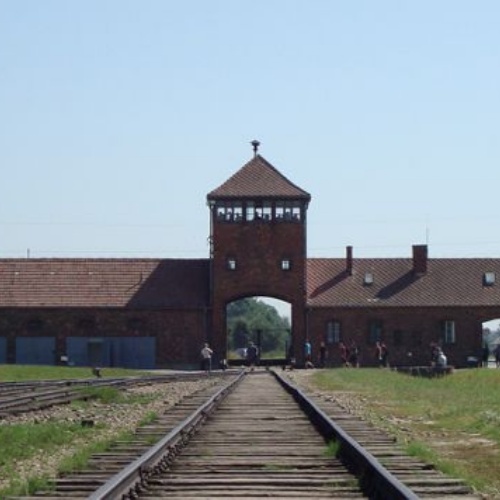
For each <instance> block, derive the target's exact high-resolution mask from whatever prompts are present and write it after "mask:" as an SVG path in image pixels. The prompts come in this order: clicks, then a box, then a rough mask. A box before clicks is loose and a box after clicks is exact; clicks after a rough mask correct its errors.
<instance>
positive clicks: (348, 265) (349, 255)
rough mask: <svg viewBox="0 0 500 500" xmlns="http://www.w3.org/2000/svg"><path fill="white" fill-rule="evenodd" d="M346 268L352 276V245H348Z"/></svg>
mask: <svg viewBox="0 0 500 500" xmlns="http://www.w3.org/2000/svg"><path fill="white" fill-rule="evenodd" d="M345 270H346V272H347V274H348V275H349V276H352V246H350V245H349V246H348V247H346V256H345Z"/></svg>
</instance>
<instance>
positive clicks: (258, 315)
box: [226, 297, 290, 355]
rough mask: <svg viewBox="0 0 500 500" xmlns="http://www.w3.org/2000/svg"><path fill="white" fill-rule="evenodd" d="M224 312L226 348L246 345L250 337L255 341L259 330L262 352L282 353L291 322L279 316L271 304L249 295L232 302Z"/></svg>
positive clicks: (287, 338)
mask: <svg viewBox="0 0 500 500" xmlns="http://www.w3.org/2000/svg"><path fill="white" fill-rule="evenodd" d="M226 313H227V328H228V337H229V338H228V346H229V349H238V348H240V347H246V345H248V342H249V341H250V340H252V341H254V342H257V341H258V339H257V332H258V331H259V330H260V331H261V332H262V334H261V338H260V340H261V346H260V347H261V350H262V353H261V355H265V353H267V352H271V351H282V352H283V353H284V352H285V348H286V345H287V342H288V340H289V336H290V321H289V320H288V318H284V317H282V316H280V315H279V313H278V311H277V310H276V309H275V308H274V307H273V306H271V305H269V304H266V303H264V302H262V301H260V300H258V299H256V298H255V297H250V298H245V299H241V300H237V301H234V302H231V303H230V304H228V306H227V310H226Z"/></svg>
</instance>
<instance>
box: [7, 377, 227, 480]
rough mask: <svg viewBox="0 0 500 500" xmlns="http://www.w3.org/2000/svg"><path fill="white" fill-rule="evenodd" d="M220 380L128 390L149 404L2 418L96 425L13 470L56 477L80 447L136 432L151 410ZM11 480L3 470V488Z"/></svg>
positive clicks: (21, 476) (65, 408) (72, 408)
mask: <svg viewBox="0 0 500 500" xmlns="http://www.w3.org/2000/svg"><path fill="white" fill-rule="evenodd" d="M217 379H218V377H210V378H206V379H203V380H199V381H186V382H182V381H179V382H177V381H176V382H168V383H156V384H151V385H147V386H142V387H136V388H129V389H126V390H125V392H127V393H129V394H138V395H151V396H153V397H154V400H153V401H151V402H149V403H133V404H130V403H127V404H116V403H114V404H112V405H107V404H102V403H99V402H91V403H90V404H89V405H87V406H86V407H85V408H79V407H77V406H72V405H64V406H59V407H55V408H50V409H46V410H40V411H37V412H31V413H27V414H21V415H18V416H15V417H7V418H5V419H3V420H0V425H10V424H14V423H19V424H23V423H41V422H46V421H52V422H54V421H55V422H77V423H78V422H81V421H82V420H92V421H94V423H95V425H96V427H95V432H94V433H93V434H92V435H91V436H90V437H89V438H88V439H80V438H79V439H76V440H75V441H74V442H73V443H72V444H71V445H70V446H64V447H59V448H58V449H57V450H56V451H55V452H54V453H53V454H47V452H40V453H39V454H36V455H35V456H33V457H31V458H30V459H29V460H22V461H19V462H17V463H16V464H14V466H13V468H12V469H13V471H14V473H15V475H16V476H17V478H18V479H21V480H25V479H27V478H28V477H33V476H42V475H45V476H48V477H55V475H56V473H57V470H58V467H59V464H60V463H61V462H62V460H63V459H65V458H67V457H70V456H72V455H73V454H74V453H75V452H76V451H78V450H79V449H82V448H84V447H86V446H88V445H91V444H93V443H97V442H100V441H105V440H109V439H113V438H114V437H115V436H117V435H119V434H121V433H123V432H125V431H133V430H134V429H135V428H136V427H137V426H138V425H139V423H140V422H141V420H143V419H144V418H145V417H146V416H147V415H149V414H151V413H152V412H156V413H161V412H164V411H166V410H167V409H168V408H170V407H172V406H174V405H175V404H176V403H177V402H178V401H180V400H181V399H182V398H183V397H185V396H188V395H189V394H192V393H193V392H195V391H197V390H200V389H202V388H205V387H208V386H211V385H215V383H216V380H217ZM99 424H102V426H103V427H102V428H99V427H100V425H99ZM10 481H11V473H10V471H8V470H1V469H0V489H3V488H6V487H7V486H8V485H9V483H10Z"/></svg>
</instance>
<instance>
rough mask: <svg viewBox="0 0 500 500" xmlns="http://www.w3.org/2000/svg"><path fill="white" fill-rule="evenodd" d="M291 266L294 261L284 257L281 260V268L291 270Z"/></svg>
mask: <svg viewBox="0 0 500 500" xmlns="http://www.w3.org/2000/svg"><path fill="white" fill-rule="evenodd" d="M291 268H292V262H291V261H290V259H283V260H282V261H281V269H282V270H283V271H290V269H291Z"/></svg>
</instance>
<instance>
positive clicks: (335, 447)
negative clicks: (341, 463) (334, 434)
mask: <svg viewBox="0 0 500 500" xmlns="http://www.w3.org/2000/svg"><path fill="white" fill-rule="evenodd" d="M339 451H340V444H339V442H338V441H329V442H328V444H327V445H326V450H325V456H327V457H336V456H337V455H338V453H339Z"/></svg>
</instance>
